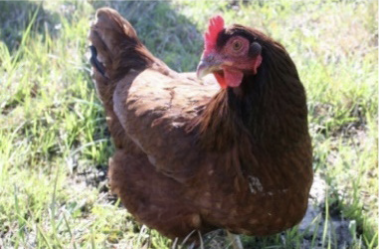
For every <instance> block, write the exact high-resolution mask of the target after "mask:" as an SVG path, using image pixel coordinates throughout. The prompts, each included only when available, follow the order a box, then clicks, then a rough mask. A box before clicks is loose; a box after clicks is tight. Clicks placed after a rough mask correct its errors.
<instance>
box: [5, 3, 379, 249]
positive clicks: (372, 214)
mask: <svg viewBox="0 0 379 249" xmlns="http://www.w3.org/2000/svg"><path fill="white" fill-rule="evenodd" d="M102 6H111V7H113V8H115V9H117V10H118V11H120V13H122V15H123V16H124V17H126V18H127V19H128V20H129V21H130V22H131V23H132V25H133V26H134V27H135V29H136V30H137V32H138V35H139V37H140V38H141V40H142V41H143V42H144V43H145V44H146V46H147V47H148V48H149V49H150V51H152V52H153V54H155V55H156V56H157V57H159V58H161V59H162V60H163V61H165V62H166V63H167V64H168V65H169V66H170V67H172V68H173V69H175V70H177V71H181V72H182V71H191V70H192V71H193V70H195V67H196V64H197V62H198V60H199V57H200V54H201V51H202V46H203V41H202V33H203V31H204V30H205V28H206V23H207V21H208V19H209V18H210V17H211V16H213V15H215V14H222V15H223V17H224V18H225V20H226V23H239V24H243V25H248V26H252V27H255V28H258V29H260V30H262V31H264V32H265V33H267V34H269V35H270V36H272V37H273V38H274V39H276V40H278V41H279V42H281V43H282V44H283V45H284V46H285V47H286V48H287V50H288V51H289V53H290V54H291V56H292V58H293V60H294V61H295V63H296V65H297V67H298V70H299V73H300V76H301V79H302V81H303V83H304V85H305V87H306V89H307V94H308V108H309V121H310V130H311V135H312V138H313V145H314V169H315V172H316V176H317V179H321V181H322V182H323V183H324V184H323V187H322V188H320V189H321V190H320V191H321V192H322V194H320V195H318V196H317V198H315V199H318V200H316V201H315V202H314V203H315V204H314V205H316V207H317V209H315V210H317V212H316V214H315V215H314V216H313V217H312V220H311V221H310V222H309V224H308V225H309V228H305V229H303V228H302V229H300V228H299V227H296V228H294V229H291V230H289V231H286V232H284V233H281V234H279V235H275V236H271V237H266V238H254V237H243V242H244V245H245V248H291V249H292V248H378V169H377V165H378V123H377V122H378V113H377V110H378V84H377V83H378V3H377V1H376V0H367V1H364V0H362V1H348V0H345V1H344V0H339V1H332V0H311V1H285V0H273V1H263V0H258V1H190V0H186V1H172V2H152V1H147V2H143V1H139V2H133V1H128V2H122V1H114V2H111V1H101V2H98V1H59V2H58V1H51V2H49V1H40V2H32V1H0V173H1V174H0V248H142V247H143V246H144V248H169V247H170V246H171V242H170V241H169V240H167V239H165V238H164V237H161V236H160V235H158V233H157V232H155V231H152V230H149V229H147V228H146V227H144V226H141V225H139V224H136V222H135V221H134V219H133V218H132V217H131V216H130V215H129V214H128V213H127V212H126V211H125V209H124V208H123V207H122V206H121V205H120V203H119V201H118V200H117V199H116V198H115V197H114V196H112V195H111V194H110V193H109V190H108V186H107V181H106V170H107V162H108V158H109V156H110V155H111V154H112V151H113V147H112V143H111V141H110V138H109V134H108V131H107V129H106V125H105V117H104V113H103V108H102V105H101V103H100V102H99V100H98V99H97V97H96V92H95V90H94V87H93V83H92V80H91V77H90V65H89V63H88V52H89V51H88V45H89V44H88V40H87V35H88V30H89V27H90V22H91V20H93V18H94V13H95V11H96V9H97V8H99V7H102ZM320 191H319V192H320ZM336 220H337V221H340V223H336V222H335V221H336ZM336 224H337V226H336ZM344 231H347V233H348V234H347V235H346V234H343V233H344ZM206 247H207V248H228V247H229V245H228V241H226V240H225V239H224V235H223V233H222V232H215V233H213V235H211V236H210V237H209V239H208V241H207V244H206Z"/></svg>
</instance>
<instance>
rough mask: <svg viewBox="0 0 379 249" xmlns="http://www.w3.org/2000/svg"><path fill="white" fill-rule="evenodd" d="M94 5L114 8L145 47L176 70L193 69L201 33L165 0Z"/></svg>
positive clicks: (94, 3) (198, 51) (107, 2)
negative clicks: (161, 0) (131, 27)
mask: <svg viewBox="0 0 379 249" xmlns="http://www.w3.org/2000/svg"><path fill="white" fill-rule="evenodd" d="M92 4H93V6H94V8H95V9H98V8H100V7H105V6H107V7H111V8H113V9H116V10H117V11H118V12H119V13H120V14H121V15H122V16H123V17H124V18H126V19H127V20H128V21H129V22H130V23H131V24H132V25H133V27H134V28H135V29H136V31H137V34H138V37H139V38H140V39H141V41H142V42H143V43H144V44H145V45H146V47H147V48H148V49H149V50H150V51H151V52H152V53H153V54H154V55H155V56H156V57H158V58H160V59H162V60H163V61H164V62H165V63H166V64H167V65H168V66H169V67H171V68H173V69H174V70H177V71H179V72H184V71H194V70H195V69H196V65H197V63H198V61H199V58H200V56H201V53H202V47H203V38H202V34H201V33H200V32H199V31H198V30H197V29H196V25H195V24H193V23H192V22H191V21H190V20H188V19H187V18H186V17H185V16H183V15H181V14H179V13H178V12H177V11H175V9H173V6H171V5H170V3H169V2H157V1H128V2H124V1H122V2H119V1H100V2H98V1H95V2H93V3H92Z"/></svg>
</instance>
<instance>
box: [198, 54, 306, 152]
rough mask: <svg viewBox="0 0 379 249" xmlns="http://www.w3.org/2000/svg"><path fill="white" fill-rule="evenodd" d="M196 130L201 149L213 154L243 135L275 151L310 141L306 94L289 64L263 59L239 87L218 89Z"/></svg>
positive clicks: (292, 66)
mask: <svg viewBox="0 0 379 249" xmlns="http://www.w3.org/2000/svg"><path fill="white" fill-rule="evenodd" d="M282 60H283V59H282ZM270 62H271V64H270ZM278 63H280V65H281V67H279V66H278V65H277V64H278ZM283 63H284V64H283ZM283 65H284V66H283ZM199 128H200V129H199V131H200V138H201V141H202V143H203V144H204V146H205V147H208V148H211V149H216V150H218V149H225V148H226V147H227V146H230V145H233V144H236V143H238V142H239V141H242V139H241V138H242V137H246V136H249V137H250V140H251V141H252V143H253V144H255V145H257V146H259V147H262V148H271V149H273V148H274V149H275V148H276V149H275V150H281V149H289V147H291V146H293V145H296V144H297V143H299V142H302V141H303V140H304V139H308V137H309V135H308V123H307V106H306V97H305V91H304V88H303V86H302V84H301V82H300V80H299V77H298V75H297V71H296V68H295V66H294V64H293V62H292V61H291V60H290V59H289V61H284V62H283V61H280V60H279V61H269V60H267V61H266V63H264V64H262V66H261V68H260V70H259V72H258V74H256V75H245V76H244V78H243V81H242V83H241V85H240V87H238V88H228V89H226V90H222V91H221V92H220V93H219V94H217V95H216V96H215V97H214V98H213V99H212V101H210V103H209V104H208V106H207V107H206V109H205V110H204V112H203V114H202V116H201V121H200V125H199Z"/></svg>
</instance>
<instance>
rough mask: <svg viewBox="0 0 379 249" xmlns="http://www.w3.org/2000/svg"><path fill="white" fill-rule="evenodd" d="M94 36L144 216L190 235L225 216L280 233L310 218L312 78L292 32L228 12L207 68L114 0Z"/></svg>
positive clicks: (116, 134) (105, 93) (101, 84)
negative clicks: (187, 60) (234, 21)
mask: <svg viewBox="0 0 379 249" xmlns="http://www.w3.org/2000/svg"><path fill="white" fill-rule="evenodd" d="M89 38H90V41H91V43H92V47H91V49H92V52H93V53H92V55H93V56H92V58H91V63H92V65H93V78H94V81H95V85H96V89H97V92H98V95H99V97H100V99H101V101H102V103H103V105H104V108H105V112H106V115H107V123H108V127H109V130H110V133H111V135H112V138H113V141H114V144H115V147H116V151H115V154H114V155H113V156H112V158H111V159H110V160H109V180H110V186H111V189H112V191H114V192H115V193H116V194H117V195H118V196H119V197H120V198H121V200H122V203H123V204H124V206H125V207H126V208H127V210H128V211H129V212H130V213H131V214H132V215H133V216H134V217H135V218H136V220H137V221H139V222H141V223H143V224H145V225H147V226H148V227H150V228H153V229H156V230H158V231H159V232H160V233H161V234H163V235H164V236H167V237H169V238H179V239H184V238H185V237H186V236H188V235H189V234H191V233H193V231H199V232H200V233H202V234H204V233H206V232H209V231H212V230H215V229H218V228H223V229H226V230H228V231H230V232H232V233H237V234H247V235H258V236H260V235H269V234H274V233H278V232H281V231H283V230H285V229H288V228H291V227H293V226H294V225H296V224H297V223H299V222H300V221H301V219H302V218H303V216H304V214H305V211H306V209H307V203H308V197H309V190H310V187H311V184H312V179H313V171H312V146H311V139H310V136H309V133H308V122H307V106H306V94H305V90H304V87H303V85H302V83H301V81H300V79H299V75H298V73H297V70H296V67H295V65H294V63H293V61H292V60H291V58H290V56H289V54H288V53H287V52H286V50H285V48H284V47H283V46H282V45H281V44H279V43H278V42H276V41H274V40H272V39H271V38H269V37H268V36H266V35H265V34H263V33H261V32H259V31H257V30H255V29H252V28H249V27H245V26H241V25H232V26H229V27H225V26H224V20H223V19H222V17H221V16H216V17H214V18H212V19H211V20H210V22H209V27H208V30H207V32H206V34H205V36H204V39H205V41H204V42H205V48H204V52H203V55H202V58H201V61H200V63H199V65H198V68H197V72H196V74H197V76H198V77H199V78H203V79H202V80H200V79H197V78H196V75H195V73H177V72H175V71H174V70H172V69H170V68H169V67H168V66H167V65H165V64H164V63H163V62H162V61H161V60H159V59H157V58H156V57H154V56H153V55H152V54H151V53H150V52H149V51H148V50H147V48H146V47H145V46H144V45H143V44H142V43H141V41H140V40H139V39H138V37H137V34H136V31H135V30H134V29H133V27H132V26H131V24H130V23H129V22H128V21H126V20H125V19H123V18H122V16H121V15H120V14H119V13H117V12H116V11H115V10H112V9H110V8H102V9H99V10H98V11H97V13H96V20H95V22H94V23H93V25H92V26H91V31H90V36H89ZM195 234H196V233H195ZM196 236H197V235H196Z"/></svg>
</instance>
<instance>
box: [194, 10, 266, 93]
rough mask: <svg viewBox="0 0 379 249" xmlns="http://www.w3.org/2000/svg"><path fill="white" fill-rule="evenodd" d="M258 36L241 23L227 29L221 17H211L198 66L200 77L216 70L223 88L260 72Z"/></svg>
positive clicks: (216, 75)
mask: <svg viewBox="0 0 379 249" xmlns="http://www.w3.org/2000/svg"><path fill="white" fill-rule="evenodd" d="M261 50H262V47H261V45H260V44H259V42H258V41H257V37H256V36H255V35H254V34H251V32H249V30H248V29H247V28H245V27H243V26H240V25H233V26H232V27H230V28H225V26H224V20H223V18H222V17H221V16H216V17H213V18H212V19H210V20H209V26H208V30H207V32H206V33H205V35H204V52H203V55H202V58H201V61H200V63H199V65H198V67H197V76H198V77H199V78H200V77H202V76H204V75H206V74H209V73H213V74H214V76H215V77H216V79H217V81H218V83H219V84H220V86H221V87H222V88H226V87H238V86H239V85H240V84H241V82H242V79H243V76H244V75H245V74H250V75H254V74H256V73H257V71H258V68H259V66H260V65H261V62H262V56H261Z"/></svg>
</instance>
